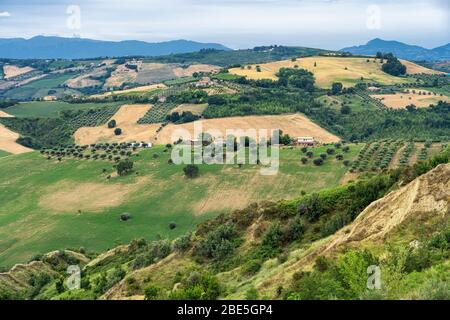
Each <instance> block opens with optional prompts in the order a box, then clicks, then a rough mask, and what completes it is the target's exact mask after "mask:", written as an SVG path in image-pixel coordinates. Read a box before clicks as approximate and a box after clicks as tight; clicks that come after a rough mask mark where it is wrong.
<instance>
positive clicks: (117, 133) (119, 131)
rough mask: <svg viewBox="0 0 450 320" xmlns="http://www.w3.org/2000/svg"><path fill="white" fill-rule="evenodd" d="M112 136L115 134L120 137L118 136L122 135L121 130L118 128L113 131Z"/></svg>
mask: <svg viewBox="0 0 450 320" xmlns="http://www.w3.org/2000/svg"><path fill="white" fill-rule="evenodd" d="M114 134H115V135H116V136H120V135H121V134H122V129H120V128H116V129H114Z"/></svg>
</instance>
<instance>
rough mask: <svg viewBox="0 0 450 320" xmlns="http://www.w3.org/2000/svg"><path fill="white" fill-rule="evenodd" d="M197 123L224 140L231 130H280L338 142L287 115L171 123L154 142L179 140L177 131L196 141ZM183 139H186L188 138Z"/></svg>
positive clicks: (299, 118) (302, 119)
mask: <svg viewBox="0 0 450 320" xmlns="http://www.w3.org/2000/svg"><path fill="white" fill-rule="evenodd" d="M199 123H201V124H202V126H203V131H204V132H206V131H208V130H219V131H220V132H221V133H222V135H223V136H224V138H225V137H226V131H227V130H233V129H242V130H248V129H256V130H258V129H267V130H268V131H269V132H270V131H271V130H276V129H281V130H283V132H284V133H285V134H289V135H290V136H291V137H300V136H312V137H314V138H315V139H316V140H317V141H319V142H322V143H331V142H337V141H339V138H338V137H336V136H335V135H333V134H331V133H330V132H328V131H326V130H325V129H323V128H321V127H320V126H318V125H317V124H315V123H313V122H312V121H311V120H309V119H308V118H307V117H305V116H304V115H301V114H289V115H273V116H272V115H271V116H247V117H230V118H220V119H206V120H198V121H194V122H190V123H184V124H180V125H174V124H172V123H171V124H169V125H167V126H165V127H164V128H163V129H162V130H161V132H160V133H159V134H158V136H157V140H156V142H157V143H159V144H166V143H172V142H174V141H176V140H177V139H178V138H179V136H177V134H176V133H175V130H177V129H181V130H184V131H185V133H189V134H190V136H191V138H192V139H196V138H197V137H196V136H194V125H195V124H199ZM233 135H235V136H237V137H238V136H244V135H245V133H242V134H239V133H234V134H233ZM185 138H186V139H187V138H188V137H185ZM186 139H183V140H186Z"/></svg>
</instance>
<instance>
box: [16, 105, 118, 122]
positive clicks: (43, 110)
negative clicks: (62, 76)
mask: <svg viewBox="0 0 450 320" xmlns="http://www.w3.org/2000/svg"><path fill="white" fill-rule="evenodd" d="M119 104H121V103H120V102H108V103H76V104H70V103H67V102H62V101H54V102H53V101H33V102H22V103H19V104H17V105H15V106H12V107H9V108H8V110H7V112H8V113H9V114H12V115H14V116H16V117H19V118H57V117H58V116H59V112H60V111H64V110H87V109H98V108H101V107H105V106H113V105H119Z"/></svg>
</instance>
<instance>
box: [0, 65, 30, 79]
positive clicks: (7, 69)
mask: <svg viewBox="0 0 450 320" xmlns="http://www.w3.org/2000/svg"><path fill="white" fill-rule="evenodd" d="M33 70H34V69H33V68H31V67H23V68H21V67H18V66H11V65H6V66H3V72H4V73H5V77H4V78H5V79H10V78H14V77H17V76H20V75H22V74H25V73H28V72H31V71H33Z"/></svg>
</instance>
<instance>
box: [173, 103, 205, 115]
mask: <svg viewBox="0 0 450 320" xmlns="http://www.w3.org/2000/svg"><path fill="white" fill-rule="evenodd" d="M207 106H208V104H207V103H203V104H188V103H184V104H180V105H179V106H177V107H176V108H175V109H172V110H171V111H170V112H172V113H173V112H178V113H179V114H181V113H183V112H192V113H193V114H195V115H201V114H203V111H205V109H206V107H207Z"/></svg>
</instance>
